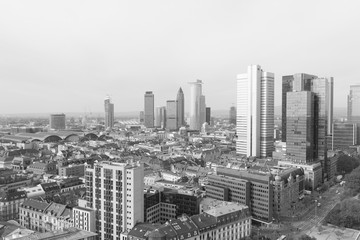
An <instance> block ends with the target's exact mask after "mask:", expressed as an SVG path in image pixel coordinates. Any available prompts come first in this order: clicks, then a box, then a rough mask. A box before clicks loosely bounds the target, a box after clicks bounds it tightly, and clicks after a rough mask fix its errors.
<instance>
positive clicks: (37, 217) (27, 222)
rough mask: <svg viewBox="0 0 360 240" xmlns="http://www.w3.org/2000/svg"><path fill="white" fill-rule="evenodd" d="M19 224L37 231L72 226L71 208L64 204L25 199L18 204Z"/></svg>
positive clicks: (55, 229)
mask: <svg viewBox="0 0 360 240" xmlns="http://www.w3.org/2000/svg"><path fill="white" fill-rule="evenodd" d="M19 220H20V225H21V226H23V227H26V228H28V229H31V230H35V231H38V232H50V231H58V230H63V229H66V228H70V227H72V226H73V221H72V210H71V209H69V208H67V207H66V205H63V204H58V203H54V202H52V203H47V202H42V201H38V200H35V199H31V198H30V199H26V200H25V201H24V202H23V203H22V204H21V205H20V219H19Z"/></svg>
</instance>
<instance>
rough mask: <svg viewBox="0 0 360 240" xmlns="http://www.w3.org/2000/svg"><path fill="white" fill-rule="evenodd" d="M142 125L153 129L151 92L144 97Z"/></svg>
mask: <svg viewBox="0 0 360 240" xmlns="http://www.w3.org/2000/svg"><path fill="white" fill-rule="evenodd" d="M144 124H145V127H147V128H153V127H154V94H153V92H151V91H147V92H145V95H144Z"/></svg>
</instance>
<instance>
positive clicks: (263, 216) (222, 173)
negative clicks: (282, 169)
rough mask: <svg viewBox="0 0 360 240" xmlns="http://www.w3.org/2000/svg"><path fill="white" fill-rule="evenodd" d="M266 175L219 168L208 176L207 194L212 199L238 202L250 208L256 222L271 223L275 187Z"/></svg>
mask: <svg viewBox="0 0 360 240" xmlns="http://www.w3.org/2000/svg"><path fill="white" fill-rule="evenodd" d="M271 180H272V179H271V177H270V176H269V175H266V174H260V173H250V172H247V171H239V170H235V169H228V168H218V170H217V174H216V175H209V176H208V184H207V185H206V187H205V188H206V194H207V196H208V197H210V198H214V199H218V200H223V201H232V202H238V203H241V204H244V205H247V206H249V208H250V211H251V214H252V216H253V219H254V220H257V221H260V222H266V223H268V222H271V221H272V215H273V186H272V184H271Z"/></svg>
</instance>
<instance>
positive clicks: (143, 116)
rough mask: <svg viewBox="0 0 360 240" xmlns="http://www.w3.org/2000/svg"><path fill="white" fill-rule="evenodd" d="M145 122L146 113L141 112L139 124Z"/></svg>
mask: <svg viewBox="0 0 360 240" xmlns="http://www.w3.org/2000/svg"><path fill="white" fill-rule="evenodd" d="M144 121H145V113H144V111H140V113H139V122H140V123H144Z"/></svg>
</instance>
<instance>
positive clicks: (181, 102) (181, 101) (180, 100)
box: [176, 88, 185, 127]
mask: <svg viewBox="0 0 360 240" xmlns="http://www.w3.org/2000/svg"><path fill="white" fill-rule="evenodd" d="M176 102H177V121H178V122H177V126H178V127H181V126H185V98H184V93H183V90H182V89H181V88H180V89H179V91H178V93H177V96H176Z"/></svg>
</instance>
